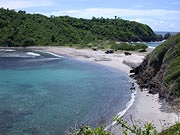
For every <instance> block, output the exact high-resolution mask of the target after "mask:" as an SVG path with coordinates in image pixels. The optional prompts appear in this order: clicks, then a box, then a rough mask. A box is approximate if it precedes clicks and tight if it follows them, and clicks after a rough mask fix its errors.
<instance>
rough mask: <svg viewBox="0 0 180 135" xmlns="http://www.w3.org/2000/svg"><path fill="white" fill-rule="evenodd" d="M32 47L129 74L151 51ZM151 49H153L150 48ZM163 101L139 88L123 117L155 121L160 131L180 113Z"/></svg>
mask: <svg viewBox="0 0 180 135" xmlns="http://www.w3.org/2000/svg"><path fill="white" fill-rule="evenodd" d="M30 49H33V50H41V51H45V52H51V53H55V54H58V55H63V56H67V57H73V58H75V59H77V60H81V61H88V62H94V63H97V64H101V65H105V66H109V67H111V68H116V69H119V70H122V71H123V72H125V73H127V74H128V75H130V73H129V71H130V70H131V66H134V65H138V64H140V63H141V62H142V61H143V59H144V57H145V56H146V55H147V53H149V51H148V52H146V53H135V52H132V55H128V56H127V55H125V54H124V53H123V52H118V53H113V54H105V53H104V51H102V50H98V51H93V50H91V49H74V48H69V47H31V48H30ZM150 51H152V50H151V49H150ZM127 63H128V65H127ZM163 103H164V102H163V101H159V98H158V94H156V95H151V94H148V93H147V91H143V92H141V90H139V89H138V90H137V95H136V98H135V102H134V104H133V106H131V108H130V109H129V110H128V111H127V112H126V114H125V116H123V118H124V119H125V120H129V119H130V115H132V117H133V119H134V120H135V121H137V124H138V125H140V126H142V125H144V124H145V123H150V122H153V124H154V125H155V127H156V129H157V130H158V132H160V131H161V130H163V129H166V128H168V127H169V126H171V125H173V124H174V123H175V122H177V121H178V115H177V114H175V113H173V112H168V111H167V109H166V110H165V109H163V106H162V104H163ZM110 130H111V132H112V133H113V134H114V135H119V134H121V131H120V129H119V125H118V126H116V125H114V126H112V127H111V128H110Z"/></svg>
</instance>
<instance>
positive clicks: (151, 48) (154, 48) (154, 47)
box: [148, 46, 156, 49]
mask: <svg viewBox="0 0 180 135" xmlns="http://www.w3.org/2000/svg"><path fill="white" fill-rule="evenodd" d="M148 48H151V49H155V48H156V47H153V46H148Z"/></svg>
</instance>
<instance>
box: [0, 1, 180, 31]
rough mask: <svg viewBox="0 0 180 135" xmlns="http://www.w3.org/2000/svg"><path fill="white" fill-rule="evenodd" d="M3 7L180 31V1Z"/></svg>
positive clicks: (7, 3) (41, 3)
mask: <svg viewBox="0 0 180 135" xmlns="http://www.w3.org/2000/svg"><path fill="white" fill-rule="evenodd" d="M0 7H2V8H5V9H6V8H9V9H15V10H16V11H19V10H23V11H26V12H27V13H32V14H33V13H39V14H43V15H46V16H51V15H54V16H64V15H68V16H71V17H76V18H86V19H91V18H92V17H104V18H114V17H115V16H117V17H120V18H122V19H125V20H130V21H136V22H140V23H143V24H147V25H149V26H150V27H151V28H152V29H153V30H154V31H167V32H180V0H127V1H126V0H0Z"/></svg>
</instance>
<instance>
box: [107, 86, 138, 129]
mask: <svg viewBox="0 0 180 135" xmlns="http://www.w3.org/2000/svg"><path fill="white" fill-rule="evenodd" d="M137 89H138V85H137V84H136V83H135V90H133V92H132V94H131V100H130V101H129V102H128V103H127V104H126V108H125V109H124V110H123V111H121V112H119V113H118V114H117V115H116V116H117V117H118V118H121V117H123V115H124V114H125V113H126V112H127V111H128V110H129V108H130V107H131V106H132V105H133V103H134V101H135V97H136V94H137ZM116 123H117V122H116V121H113V122H112V123H111V124H110V125H108V126H107V127H106V128H105V131H107V130H108V129H109V128H110V127H112V126H114V125H115V124H116Z"/></svg>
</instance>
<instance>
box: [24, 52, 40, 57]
mask: <svg viewBox="0 0 180 135" xmlns="http://www.w3.org/2000/svg"><path fill="white" fill-rule="evenodd" d="M26 54H27V55H31V56H34V57H39V56H41V55H40V54H38V53H34V52H27V53H26Z"/></svg>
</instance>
